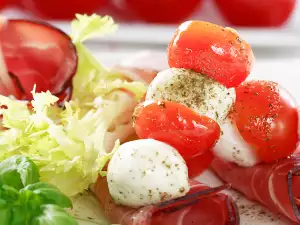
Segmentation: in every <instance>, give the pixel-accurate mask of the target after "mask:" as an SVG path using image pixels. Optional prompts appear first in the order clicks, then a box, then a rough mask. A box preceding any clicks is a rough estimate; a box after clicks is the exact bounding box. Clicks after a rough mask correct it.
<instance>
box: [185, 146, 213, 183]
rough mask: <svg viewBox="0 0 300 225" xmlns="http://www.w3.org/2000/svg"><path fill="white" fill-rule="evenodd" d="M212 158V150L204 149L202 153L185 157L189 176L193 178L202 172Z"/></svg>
mask: <svg viewBox="0 0 300 225" xmlns="http://www.w3.org/2000/svg"><path fill="white" fill-rule="evenodd" d="M213 159H214V154H213V152H212V151H206V152H204V153H203V154H202V155H196V156H194V157H191V158H189V159H186V160H185V161H186V165H187V167H188V172H189V178H194V177H196V176H198V175H200V174H201V173H202V172H204V171H205V170H206V169H207V168H208V167H209V166H210V164H211V162H212V161H213Z"/></svg>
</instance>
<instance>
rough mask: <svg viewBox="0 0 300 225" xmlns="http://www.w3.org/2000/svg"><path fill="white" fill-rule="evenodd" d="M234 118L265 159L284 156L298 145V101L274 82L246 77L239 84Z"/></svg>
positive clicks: (238, 126)
mask: <svg viewBox="0 0 300 225" xmlns="http://www.w3.org/2000/svg"><path fill="white" fill-rule="evenodd" d="M232 118H233V119H234V120H235V122H236V125H237V128H238V130H239V132H240V134H241V135H242V137H243V138H244V140H245V141H247V143H249V144H250V145H252V146H253V147H254V149H256V152H257V154H258V155H259V157H260V158H261V159H262V160H263V161H265V162H271V161H274V160H278V159H281V158H285V157H287V156H289V155H291V154H292V153H293V152H294V151H295V150H296V148H297V145H298V142H299V136H298V120H299V116H298V111H297V107H296V102H295V101H294V99H293V98H292V97H291V95H290V94H289V93H288V92H287V91H286V90H285V89H283V88H282V87H281V86H280V85H278V84H277V83H275V82H272V81H247V82H245V83H243V84H242V85H240V86H239V87H237V88H236V104H235V110H234V113H233V114H232Z"/></svg>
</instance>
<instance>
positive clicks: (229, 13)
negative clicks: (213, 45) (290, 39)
mask: <svg viewBox="0 0 300 225" xmlns="http://www.w3.org/2000/svg"><path fill="white" fill-rule="evenodd" d="M215 1H216V4H217V6H218V8H219V9H220V11H221V13H222V14H223V16H224V17H225V18H226V19H227V20H228V21H229V22H230V23H231V24H233V25H237V26H256V27H266V26H280V25H282V24H283V23H284V22H286V21H287V19H288V18H289V17H290V15H291V13H292V11H293V9H294V8H295V5H296V0H259V1H253V0H215Z"/></svg>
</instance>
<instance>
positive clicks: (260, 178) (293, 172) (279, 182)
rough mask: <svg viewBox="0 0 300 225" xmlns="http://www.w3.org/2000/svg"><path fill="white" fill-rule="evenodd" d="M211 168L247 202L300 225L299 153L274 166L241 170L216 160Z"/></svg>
mask: <svg viewBox="0 0 300 225" xmlns="http://www.w3.org/2000/svg"><path fill="white" fill-rule="evenodd" d="M212 168H213V170H214V171H215V172H216V173H217V175H218V176H219V177H220V178H221V179H222V180H224V181H225V182H228V183H230V184H231V185H232V187H233V188H234V189H236V190H238V191H240V192H242V193H243V194H244V195H245V196H246V197H247V198H248V199H250V200H254V201H258V202H260V203H261V204H263V205H265V206H266V207H267V208H269V209H270V210H272V211H273V212H276V213H277V212H279V213H281V214H283V215H284V216H286V217H288V218H289V219H291V220H292V221H294V222H297V223H298V224H300V212H299V209H300V153H296V154H295V155H294V156H291V157H290V158H287V159H283V160H280V161H278V162H276V163H271V164H266V163H262V164H258V165H256V166H253V167H240V166H238V165H236V164H234V163H230V162H227V161H224V160H222V159H220V158H215V159H214V160H213V162H212Z"/></svg>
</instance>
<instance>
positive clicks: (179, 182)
mask: <svg viewBox="0 0 300 225" xmlns="http://www.w3.org/2000/svg"><path fill="white" fill-rule="evenodd" d="M107 181H108V188H109V192H110V194H111V196H112V198H113V199H114V200H115V201H116V203H118V204H122V205H126V206H130V207H134V208H137V207H141V206H145V205H150V204H155V203H159V202H163V201H166V200H170V199H174V198H178V197H182V196H184V195H185V194H186V193H187V192H188V191H189V189H190V188H189V183H188V170H187V166H186V164H185V161H184V160H183V158H182V157H181V156H180V154H179V153H178V152H177V151H176V150H175V149H174V148H173V147H171V146H170V145H167V144H165V143H163V142H160V141H156V140H153V139H142V140H135V141H131V142H127V143H125V144H122V145H121V146H120V147H119V149H118V150H117V151H116V152H115V154H114V155H113V157H112V159H111V161H110V163H109V165H108V170H107Z"/></svg>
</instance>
